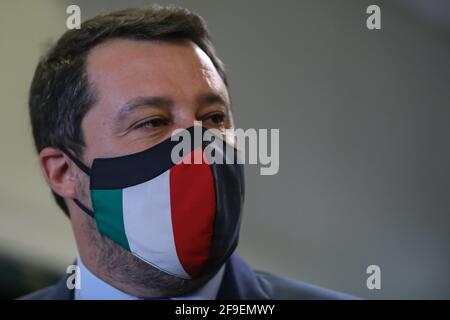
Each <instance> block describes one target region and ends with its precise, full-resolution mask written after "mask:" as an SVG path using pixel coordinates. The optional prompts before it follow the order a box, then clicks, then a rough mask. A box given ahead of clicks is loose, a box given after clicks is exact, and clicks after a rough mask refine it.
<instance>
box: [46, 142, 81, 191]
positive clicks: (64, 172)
mask: <svg viewBox="0 0 450 320" xmlns="http://www.w3.org/2000/svg"><path fill="white" fill-rule="evenodd" d="M39 163H40V165H41V169H42V171H43V173H44V176H45V180H47V183H48V185H49V186H50V188H51V189H52V190H53V191H54V192H56V193H57V194H58V195H60V196H61V197H63V198H70V199H72V198H75V197H76V196H77V191H76V190H77V189H76V172H75V170H74V166H73V164H72V162H71V161H70V160H69V159H68V158H67V157H66V155H65V154H64V153H63V152H62V151H61V150H59V149H57V148H53V147H46V148H44V149H42V150H41V152H40V153H39Z"/></svg>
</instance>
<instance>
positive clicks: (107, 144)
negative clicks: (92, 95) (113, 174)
mask: <svg viewBox="0 0 450 320" xmlns="http://www.w3.org/2000/svg"><path fill="white" fill-rule="evenodd" d="M103 109H104V108H101V107H100V106H95V107H93V109H91V110H90V111H89V112H88V113H87V114H86V116H85V117H84V119H83V121H82V125H81V128H82V132H83V138H84V143H85V154H84V159H85V160H86V164H87V165H89V166H90V165H91V163H92V159H94V158H96V157H100V156H104V155H108V154H111V152H112V150H111V149H112V144H113V141H112V137H113V135H112V132H111V121H112V119H111V118H112V117H111V116H110V115H109V112H108V111H107V110H105V111H103Z"/></svg>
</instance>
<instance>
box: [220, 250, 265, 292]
mask: <svg viewBox="0 0 450 320" xmlns="http://www.w3.org/2000/svg"><path fill="white" fill-rule="evenodd" d="M262 299H270V296H269V295H268V294H267V292H265V291H264V289H263V287H262V286H261V284H260V283H259V281H258V278H257V277H256V274H255V272H254V271H253V270H252V269H251V268H250V266H249V265H248V264H247V263H246V262H245V261H244V260H242V258H241V257H240V256H239V255H238V254H233V255H232V256H231V257H230V260H228V262H227V267H226V269H225V275H224V277H223V280H222V285H221V287H220V289H219V293H218V295H217V300H262Z"/></svg>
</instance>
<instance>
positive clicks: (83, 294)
mask: <svg viewBox="0 0 450 320" xmlns="http://www.w3.org/2000/svg"><path fill="white" fill-rule="evenodd" d="M77 265H78V267H79V268H80V269H79V272H80V289H75V300H141V299H140V298H137V297H134V296H132V295H129V294H127V293H125V292H123V291H120V290H119V289H116V288H114V287H113V286H111V285H110V284H108V283H106V282H105V281H103V280H102V279H100V278H98V277H97V276H96V275H94V274H93V273H92V272H91V271H89V269H88V268H87V267H86V266H85V265H84V263H83V262H82V261H81V259H80V258H78V259H77ZM224 272H225V265H223V266H222V268H220V270H219V271H218V272H217V273H216V274H215V275H214V277H212V278H211V279H210V280H209V281H208V282H207V283H206V284H205V285H203V286H202V287H201V288H199V289H198V290H196V291H194V292H191V293H189V294H186V295H184V296H180V297H174V298H170V300H215V299H216V298H217V294H218V292H219V289H220V285H221V283H222V279H223V275H224Z"/></svg>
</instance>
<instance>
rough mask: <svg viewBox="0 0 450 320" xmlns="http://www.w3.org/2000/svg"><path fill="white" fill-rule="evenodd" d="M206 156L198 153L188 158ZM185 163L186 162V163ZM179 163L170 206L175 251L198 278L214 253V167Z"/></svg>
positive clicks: (172, 173)
mask: <svg viewBox="0 0 450 320" xmlns="http://www.w3.org/2000/svg"><path fill="white" fill-rule="evenodd" d="M194 154H195V155H196V156H200V157H201V156H202V155H203V152H202V150H201V149H195V150H194V151H193V152H192V153H191V154H189V155H188V156H187V157H191V160H193V155H194ZM182 162H183V161H182ZM191 163H192V164H184V163H179V164H177V165H175V166H173V167H172V168H171V169H170V206H171V212H172V227H173V233H174V238H175V248H176V251H177V255H178V258H179V260H180V262H181V265H182V266H183V268H184V270H185V271H186V272H187V273H188V274H189V276H191V278H195V277H196V276H198V275H199V274H200V273H201V272H202V269H203V267H204V266H205V264H206V262H207V260H208V257H209V253H210V250H211V241H212V235H213V226H214V219H215V213H216V195H215V190H214V178H213V175H212V171H211V167H210V166H209V165H208V164H207V163H204V162H203V163H202V164H193V163H194V161H191Z"/></svg>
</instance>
